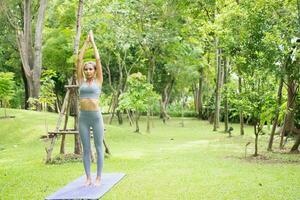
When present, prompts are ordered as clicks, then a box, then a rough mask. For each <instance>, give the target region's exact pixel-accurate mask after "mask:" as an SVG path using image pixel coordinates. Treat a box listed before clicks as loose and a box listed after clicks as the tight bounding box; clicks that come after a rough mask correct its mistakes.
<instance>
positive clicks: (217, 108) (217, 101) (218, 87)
mask: <svg viewBox="0 0 300 200" xmlns="http://www.w3.org/2000/svg"><path fill="white" fill-rule="evenodd" d="M216 47H217V50H216V58H217V73H216V97H215V115H214V129H213V131H217V129H218V128H219V123H220V101H221V81H222V77H221V76H222V66H221V49H220V48H218V40H216Z"/></svg>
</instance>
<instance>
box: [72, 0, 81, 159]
mask: <svg viewBox="0 0 300 200" xmlns="http://www.w3.org/2000/svg"><path fill="white" fill-rule="evenodd" d="M82 13H83V0H79V1H78V8H77V17H76V37H75V40H74V49H73V55H74V56H77V55H78V52H79V42H80V35H81V18H82ZM74 64H75V65H76V62H74ZM76 70H77V67H74V70H73V79H72V85H77V84H78V80H77V77H76V75H77V72H76ZM75 94H76V96H74V98H73V99H74V101H75V103H74V104H73V106H74V107H75V108H74V110H76V114H75V116H74V129H75V130H79V123H78V122H79V118H78V113H79V99H78V91H77V90H76V92H75ZM81 152H82V148H81V141H80V136H79V134H78V135H77V134H75V135H74V153H75V154H81Z"/></svg>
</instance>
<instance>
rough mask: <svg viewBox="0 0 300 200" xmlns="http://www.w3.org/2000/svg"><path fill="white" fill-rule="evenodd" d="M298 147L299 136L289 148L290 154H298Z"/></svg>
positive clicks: (299, 143)
mask: <svg viewBox="0 0 300 200" xmlns="http://www.w3.org/2000/svg"><path fill="white" fill-rule="evenodd" d="M299 145H300V134H297V137H296V141H295V143H294V145H293V146H292V148H291V151H290V152H291V153H299Z"/></svg>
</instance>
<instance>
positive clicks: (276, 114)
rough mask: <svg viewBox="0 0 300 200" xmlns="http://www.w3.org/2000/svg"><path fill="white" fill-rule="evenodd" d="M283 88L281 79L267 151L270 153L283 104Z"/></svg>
mask: <svg viewBox="0 0 300 200" xmlns="http://www.w3.org/2000/svg"><path fill="white" fill-rule="evenodd" d="M282 88H283V78H281V79H280V83H279V88H278V92H277V108H276V113H275V117H274V122H273V127H272V132H271V135H270V139H269V144H268V149H267V150H268V151H272V145H273V140H274V134H275V131H276V127H277V124H278V117H279V110H280V106H281V102H282Z"/></svg>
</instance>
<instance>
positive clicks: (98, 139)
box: [92, 112, 104, 177]
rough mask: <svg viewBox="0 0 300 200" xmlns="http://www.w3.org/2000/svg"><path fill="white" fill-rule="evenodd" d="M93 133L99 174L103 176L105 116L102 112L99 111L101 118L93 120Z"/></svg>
mask: <svg viewBox="0 0 300 200" xmlns="http://www.w3.org/2000/svg"><path fill="white" fill-rule="evenodd" d="M92 127H93V135H94V143H95V148H96V152H97V176H98V177H100V176H101V172H102V168H103V160H104V155H103V148H102V144H103V132H104V127H103V118H102V114H101V112H99V118H97V119H95V120H93V125H92Z"/></svg>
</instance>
